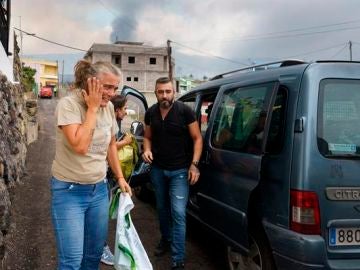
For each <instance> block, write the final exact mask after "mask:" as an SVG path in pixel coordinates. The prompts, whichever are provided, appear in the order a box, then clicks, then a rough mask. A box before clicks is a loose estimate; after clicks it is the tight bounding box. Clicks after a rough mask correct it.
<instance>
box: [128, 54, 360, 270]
mask: <svg viewBox="0 0 360 270" xmlns="http://www.w3.org/2000/svg"><path fill="white" fill-rule="evenodd" d="M125 88H126V87H125ZM125 88H124V90H123V92H124V93H125V94H128V95H132V93H133V89H132V90H131V89H127V90H126V89H125ZM179 100H180V101H182V102H184V103H185V104H187V105H189V106H190V107H192V108H193V109H194V110H195V112H196V114H197V117H198V121H199V125H200V127H201V131H202V134H203V136H204V150H203V155H202V158H201V162H200V171H201V179H200V181H199V182H198V184H196V185H194V186H192V187H191V190H190V192H191V194H190V201H189V205H188V214H189V215H190V216H192V217H194V218H195V219H196V220H198V221H199V222H201V223H202V224H204V225H205V226H206V227H208V228H209V229H210V230H211V231H212V232H213V233H214V234H216V235H217V236H219V237H220V238H221V239H222V240H223V241H224V243H225V245H226V246H227V259H228V266H229V269H230V270H234V269H262V270H269V269H271V270H272V269H292V270H295V269H337V270H340V269H342V270H343V269H360V159H359V158H360V63H357V62H345V61H344V62H341V61H317V62H312V63H305V62H301V61H295V60H285V61H281V62H276V63H270V64H265V65H261V66H254V67H250V68H247V69H242V70H236V71H233V72H229V73H225V74H221V75H218V76H216V77H215V78H213V79H212V80H210V81H209V82H206V83H204V84H202V85H200V86H198V87H197V88H195V89H194V90H192V91H190V92H188V93H186V94H185V95H183V96H181V97H180V98H179ZM142 102H145V103H146V101H145V99H143V100H142ZM143 106H147V105H143ZM140 120H141V119H140ZM147 185H148V184H143V185H142V186H140V187H137V190H138V191H139V190H140V193H141V192H143V193H144V190H141V189H145V188H146V186H147Z"/></svg>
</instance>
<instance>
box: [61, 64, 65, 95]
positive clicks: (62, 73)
mask: <svg viewBox="0 0 360 270" xmlns="http://www.w3.org/2000/svg"><path fill="white" fill-rule="evenodd" d="M64 64H65V60H63V61H62V68H61V88H64Z"/></svg>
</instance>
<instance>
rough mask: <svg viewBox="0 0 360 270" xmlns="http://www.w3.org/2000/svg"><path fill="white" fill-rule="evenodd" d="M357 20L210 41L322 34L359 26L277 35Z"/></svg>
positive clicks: (355, 21)
mask: <svg viewBox="0 0 360 270" xmlns="http://www.w3.org/2000/svg"><path fill="white" fill-rule="evenodd" d="M357 22H360V20H352V21H345V22H340V23H333V24H326V25H319V26H312V27H304V28H295V29H290V30H286V31H277V32H269V33H264V34H257V35H247V36H243V37H241V38H240V39H226V38H221V39H220V38H215V39H211V40H212V41H214V40H219V41H224V40H225V42H231V41H248V40H258V39H259V40H261V39H275V38H287V37H295V36H304V35H312V34H322V33H328V32H336V31H345V30H353V29H358V28H360V26H355V27H346V28H338V29H328V30H324V31H317V32H305V33H298V34H291V35H279V34H285V33H293V32H299V31H307V30H311V29H319V28H326V27H333V26H340V25H346V24H352V23H357ZM207 40H210V39H207ZM197 41H198V40H197ZM197 41H189V42H186V43H187V44H189V43H194V42H197Z"/></svg>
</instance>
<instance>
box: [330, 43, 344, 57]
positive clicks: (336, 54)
mask: <svg viewBox="0 0 360 270" xmlns="http://www.w3.org/2000/svg"><path fill="white" fill-rule="evenodd" d="M347 45H348V44H347V43H346V44H345V45H344V46H343V47H342V48H341V49H340V50H339V51H338V52H337V53H335V54H334V55H333V56H331V57H330V59H333V58H335V57H336V56H338V55H339V54H340V53H341V52H342V51H343V50H344V49H345V48H346V47H347Z"/></svg>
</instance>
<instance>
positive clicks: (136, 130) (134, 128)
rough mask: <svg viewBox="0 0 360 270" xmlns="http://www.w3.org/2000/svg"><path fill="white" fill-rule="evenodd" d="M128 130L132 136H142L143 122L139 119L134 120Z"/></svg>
mask: <svg viewBox="0 0 360 270" xmlns="http://www.w3.org/2000/svg"><path fill="white" fill-rule="evenodd" d="M130 132H131V134H133V135H134V136H144V124H143V123H141V122H140V121H134V122H132V123H131V126H130Z"/></svg>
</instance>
